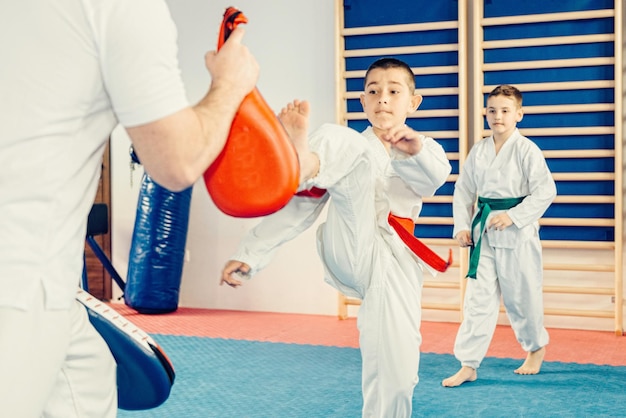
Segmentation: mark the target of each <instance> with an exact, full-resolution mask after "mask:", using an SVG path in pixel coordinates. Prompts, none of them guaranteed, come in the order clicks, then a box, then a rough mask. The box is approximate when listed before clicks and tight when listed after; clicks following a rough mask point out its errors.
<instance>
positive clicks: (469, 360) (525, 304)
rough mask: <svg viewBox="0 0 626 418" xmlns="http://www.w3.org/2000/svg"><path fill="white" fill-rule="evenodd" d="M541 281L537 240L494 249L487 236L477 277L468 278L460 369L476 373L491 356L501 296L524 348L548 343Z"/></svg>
mask: <svg viewBox="0 0 626 418" xmlns="http://www.w3.org/2000/svg"><path fill="white" fill-rule="evenodd" d="M542 282H543V265H542V257H541V243H540V242H539V239H538V238H531V239H528V240H525V241H523V242H521V243H519V245H518V246H517V247H516V248H495V247H492V246H491V245H489V234H485V235H483V239H482V242H481V250H480V259H479V262H478V270H477V275H476V279H467V289H466V293H465V302H464V309H463V322H462V323H461V326H460V327H459V331H458V334H457V337H456V341H455V344H454V354H455V356H456V358H457V359H458V360H459V361H460V362H461V365H463V366H469V367H472V368H474V369H477V368H478V367H479V366H480V363H481V362H482V360H483V358H484V357H485V355H486V354H487V350H488V348H489V344H490V343H491V338H492V337H493V333H494V331H495V328H496V324H497V322H498V314H499V310H500V296H502V302H503V303H504V307H505V309H506V313H507V316H508V318H509V321H510V323H511V328H513V331H514V332H515V336H516V338H517V341H518V342H519V343H520V345H521V346H522V349H523V350H524V351H527V352H528V351H535V350H538V349H540V348H541V347H543V346H545V345H547V344H548V342H549V336H548V332H547V331H546V329H545V328H544V326H543V291H542Z"/></svg>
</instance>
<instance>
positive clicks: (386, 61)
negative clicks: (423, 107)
mask: <svg viewBox="0 0 626 418" xmlns="http://www.w3.org/2000/svg"><path fill="white" fill-rule="evenodd" d="M376 68H382V69H383V70H387V69H389V68H400V69H402V70H404V71H405V72H406V82H407V84H408V86H409V90H410V91H411V93H413V92H415V75H414V74H413V70H411V67H409V64H407V63H406V62H404V61H400V60H399V59H397V58H380V59H378V60H376V61H374V62H373V63H372V64H371V65H370V66H369V67H368V69H367V71H366V72H365V78H364V79H363V86H364V87H365V86H366V85H367V77H368V76H369V75H370V72H371V71H372V70H375V69H376Z"/></svg>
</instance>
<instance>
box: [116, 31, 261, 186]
mask: <svg viewBox="0 0 626 418" xmlns="http://www.w3.org/2000/svg"><path fill="white" fill-rule="evenodd" d="M243 35H244V29H243V28H242V27H241V26H239V27H237V28H236V29H235V30H234V31H233V32H232V34H231V36H230V37H229V38H228V40H227V41H226V42H225V43H224V45H223V46H222V48H221V49H220V50H219V52H216V51H210V52H208V53H207V54H206V56H205V64H206V67H207V69H208V71H209V73H210V74H211V86H210V88H209V91H208V92H207V94H206V95H205V96H204V98H203V99H202V100H200V102H199V103H198V104H196V105H195V106H193V107H188V108H186V109H183V110H181V111H179V112H177V113H174V114H173V115H170V116H167V117H165V118H162V119H160V120H157V121H155V122H151V123H148V124H145V125H141V126H136V127H130V128H126V131H127V132H128V135H129V136H130V139H131V141H132V143H133V147H134V149H135V152H136V153H137V155H138V156H139V159H140V160H141V163H142V165H143V166H144V168H145V170H146V172H147V173H148V174H150V176H151V177H152V178H153V179H154V181H156V182H157V183H158V184H160V185H161V186H163V187H165V188H167V189H170V190H172V191H180V190H184V189H186V188H187V187H189V186H191V185H192V184H193V183H195V181H196V180H197V179H198V178H200V176H201V175H202V174H203V173H204V172H205V171H206V169H207V168H208V166H209V165H210V164H211V163H212V162H213V161H214V160H215V158H216V157H217V156H218V155H219V154H220V152H221V151H222V149H223V147H224V144H225V143H226V139H227V137H228V133H229V131H230V126H231V123H232V121H233V118H234V117H235V114H236V112H237V109H239V105H240V104H241V102H242V100H243V99H244V97H245V96H246V95H247V94H248V93H250V91H252V89H253V88H254V86H255V85H256V82H257V79H258V75H259V65H258V63H257V61H256V60H255V58H254V57H253V56H252V54H251V53H250V51H249V50H248V48H247V47H246V46H244V45H243V44H242V43H241V40H242V38H243Z"/></svg>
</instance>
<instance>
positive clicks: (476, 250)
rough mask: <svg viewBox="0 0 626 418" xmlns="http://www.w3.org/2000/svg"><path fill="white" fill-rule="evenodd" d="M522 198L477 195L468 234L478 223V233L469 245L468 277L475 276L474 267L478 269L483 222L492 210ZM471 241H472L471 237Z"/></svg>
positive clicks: (507, 205)
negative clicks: (496, 197) (476, 238)
mask: <svg viewBox="0 0 626 418" xmlns="http://www.w3.org/2000/svg"><path fill="white" fill-rule="evenodd" d="M522 200H524V198H523V197H508V198H503V199H490V198H487V197H480V196H479V197H478V213H477V214H476V216H475V217H474V221H473V222H472V229H471V231H470V236H472V235H474V229H475V228H476V225H478V224H479V223H480V235H479V236H478V242H476V243H475V244H473V245H472V246H471V247H470V260H469V270H468V272H467V276H466V277H469V278H470V279H475V278H476V269H478V259H479V258H480V242H481V240H482V239H483V232H484V231H485V223H486V222H487V218H488V217H489V214H490V213H491V211H492V210H507V209H511V208H513V207H515V206H517V205H519V204H520V203H522ZM472 242H474V240H473V237H472Z"/></svg>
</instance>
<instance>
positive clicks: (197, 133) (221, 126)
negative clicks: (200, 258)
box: [0, 0, 258, 418]
mask: <svg viewBox="0 0 626 418" xmlns="http://www.w3.org/2000/svg"><path fill="white" fill-rule="evenodd" d="M242 36H243V29H237V30H235V32H234V33H233V35H232V37H231V38H230V40H229V41H228V42H227V43H226V45H225V46H224V47H223V48H222V49H221V50H220V52H219V53H215V52H209V53H208V54H207V55H206V66H207V69H208V70H209V72H210V73H211V76H212V82H211V87H210V89H209V90H208V92H207V94H206V96H205V97H204V98H203V99H202V100H201V101H200V103H198V104H197V105H196V106H194V107H191V106H189V103H188V101H187V98H186V94H185V90H184V87H183V84H182V82H181V78H180V71H179V67H178V61H177V45H176V27H175V26H174V23H173V21H172V19H171V17H170V14H169V11H168V9H167V6H166V4H165V2H164V1H163V0H132V1H127V0H107V1H95V0H20V1H3V2H1V3H0V51H1V52H2V65H1V66H0V373H1V379H0V415H2V416H5V417H11V418H39V417H56V418H91V417H93V418H103V417H115V416H116V415H117V392H116V369H115V362H114V360H113V357H112V355H111V353H110V352H109V350H108V347H107V345H106V344H105V342H104V341H103V340H102V338H101V337H100V335H99V334H98V333H97V332H96V331H95V329H94V328H93V327H92V326H91V324H90V323H89V320H88V318H87V313H86V311H85V308H84V307H82V305H79V303H78V302H77V301H76V300H75V295H76V291H77V289H78V286H79V284H80V279H81V274H82V269H83V251H84V245H85V235H86V223H87V216H88V214H89V211H90V209H91V206H92V204H93V200H94V196H95V193H96V189H97V186H98V180H99V177H100V167H101V161H102V155H103V152H104V149H105V145H106V143H107V141H108V138H109V136H110V134H111V131H112V130H113V128H114V127H115V126H116V124H117V123H118V122H119V123H121V124H122V125H123V126H124V127H126V130H127V132H128V134H129V136H130V138H131V140H132V142H133V146H134V148H135V150H136V152H137V154H138V155H139V157H140V158H141V161H142V164H143V166H144V168H145V169H146V171H147V172H148V173H149V174H150V176H152V178H154V180H155V181H157V182H158V183H159V184H161V185H162V186H164V187H166V188H169V189H171V190H173V191H177V190H183V189H185V188H187V187H189V186H190V185H192V184H193V183H194V182H195V181H196V179H198V178H199V177H200V176H201V175H202V174H203V173H204V171H205V170H206V168H207V167H208V166H209V164H210V163H211V162H212V161H213V160H214V158H215V157H216V156H217V155H218V154H219V152H220V151H221V150H222V148H223V145H224V143H225V141H226V138H227V135H228V132H229V129H230V125H231V122H232V119H233V117H234V115H235V112H236V110H237V108H238V107H239V104H240V103H241V101H242V100H243V97H244V96H245V95H246V94H247V93H249V92H250V91H251V90H252V89H253V88H254V85H255V84H256V80H257V77H258V65H257V62H256V61H255V59H254V58H253V57H252V56H251V54H250V53H249V51H248V50H247V48H245V47H244V46H243V45H241V39H242Z"/></svg>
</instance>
